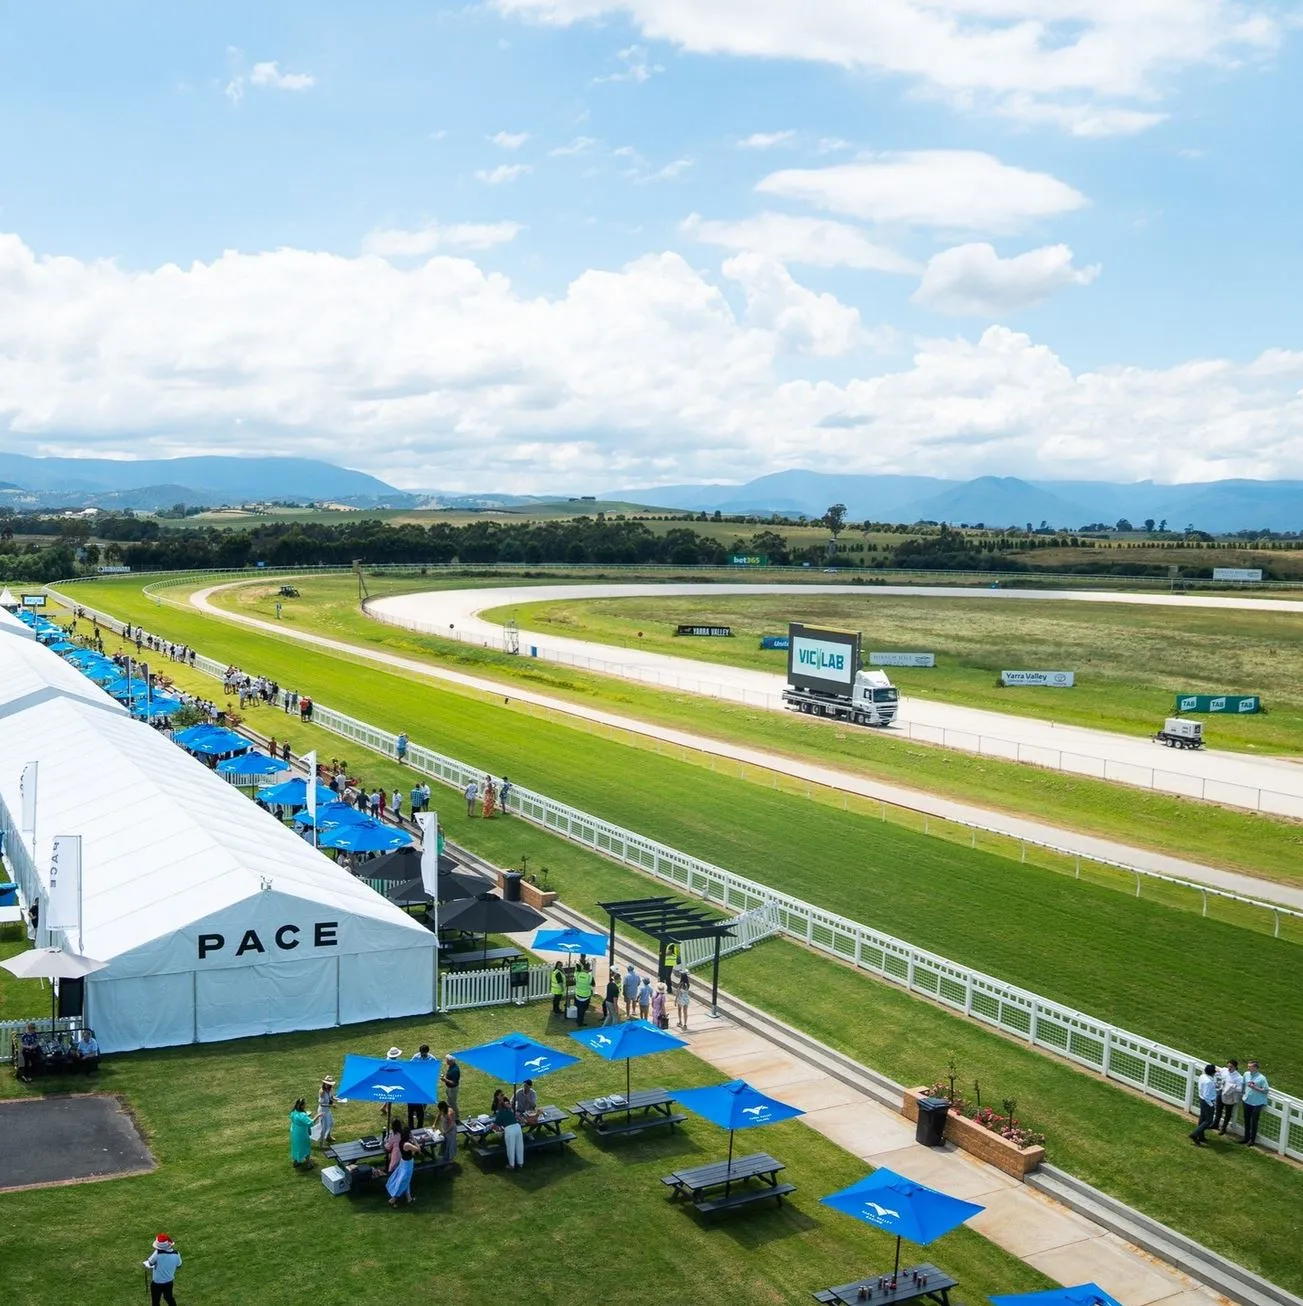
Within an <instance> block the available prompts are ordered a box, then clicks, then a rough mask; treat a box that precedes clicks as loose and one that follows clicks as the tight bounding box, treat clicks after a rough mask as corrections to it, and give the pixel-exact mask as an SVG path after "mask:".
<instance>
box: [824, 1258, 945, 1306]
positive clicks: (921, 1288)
mask: <svg viewBox="0 0 1303 1306" xmlns="http://www.w3.org/2000/svg"><path fill="white" fill-rule="evenodd" d="M894 1281H895V1285H896V1286H895V1287H894V1288H893V1287H892V1286H891V1283H892V1276H891V1275H890V1274H871V1275H869V1276H868V1277H867V1278H865V1279H856V1281H855V1282H854V1283H843V1284H842V1285H841V1287H839V1288H824V1289H823V1291H822V1292H816V1293H815V1294H814V1299H815V1301H817V1302H822V1303H824V1306H836V1304H837V1303H838V1302H845V1303H846V1306H859V1304H860V1303H861V1302H871V1303H873V1306H895V1303H897V1302H910V1301H930V1302H936V1303H938V1306H951V1303H950V1289H951V1288H957V1287H958V1286H959V1281H958V1280H957V1279H952V1278H951V1277H950V1276H949V1275H948V1274H946V1273H945V1271H943V1270H938V1269H937V1267H936V1266H935V1265H911V1266H909V1267H908V1268H906V1269H903V1270H901V1271H900V1272H899V1273H898V1274H897V1275H896V1276H895V1280H894ZM861 1292H863V1293H864V1296H860V1293H861ZM956 1306H958V1304H957V1303H956Z"/></svg>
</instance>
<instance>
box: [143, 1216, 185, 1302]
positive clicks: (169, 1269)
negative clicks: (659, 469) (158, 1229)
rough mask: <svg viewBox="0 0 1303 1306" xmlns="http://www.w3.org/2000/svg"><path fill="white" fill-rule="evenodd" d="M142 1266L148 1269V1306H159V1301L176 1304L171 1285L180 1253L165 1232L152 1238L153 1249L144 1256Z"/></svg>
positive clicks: (178, 1265)
mask: <svg viewBox="0 0 1303 1306" xmlns="http://www.w3.org/2000/svg"><path fill="white" fill-rule="evenodd" d="M144 1266H145V1269H147V1270H148V1271H149V1301H150V1306H159V1303H160V1302H167V1304H168V1306H176V1298H175V1297H174V1296H173V1295H172V1285H173V1283H175V1282H176V1272H177V1270H179V1269H180V1268H181V1253H180V1252H179V1251H177V1249H176V1244H175V1243H174V1242H173V1241H172V1240H171V1238H169V1237H168V1236H167V1234H165V1233H161V1234H159V1235H158V1237H157V1238H155V1239H154V1250H153V1251H152V1252H150V1254H149V1255H148V1257H146V1259H145V1261H144Z"/></svg>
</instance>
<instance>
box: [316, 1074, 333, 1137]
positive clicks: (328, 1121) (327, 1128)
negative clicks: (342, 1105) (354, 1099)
mask: <svg viewBox="0 0 1303 1306" xmlns="http://www.w3.org/2000/svg"><path fill="white" fill-rule="evenodd" d="M334 1106H335V1081H334V1079H333V1078H332V1077H331V1076H330V1075H327V1076H326V1077H325V1079H323V1080H322V1081H321V1092H319V1093H318V1094H317V1124H316V1127H315V1128H314V1129H313V1131H312V1135H313V1137H314V1138H315V1139H316V1140H317V1142H319V1143H320V1144H321V1146H322V1147H326V1146H327V1145H328V1144H329V1143H330V1140H331V1138H332V1137H333V1136H334V1132H335V1112H334Z"/></svg>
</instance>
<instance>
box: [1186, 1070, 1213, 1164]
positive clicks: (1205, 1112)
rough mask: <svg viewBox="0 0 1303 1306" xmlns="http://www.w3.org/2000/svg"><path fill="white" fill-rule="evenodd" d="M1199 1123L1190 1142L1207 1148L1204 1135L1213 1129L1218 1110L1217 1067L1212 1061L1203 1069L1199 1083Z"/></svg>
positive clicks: (1192, 1133) (1191, 1135)
mask: <svg viewBox="0 0 1303 1306" xmlns="http://www.w3.org/2000/svg"><path fill="white" fill-rule="evenodd" d="M1197 1092H1198V1100H1199V1123H1198V1124H1197V1125H1195V1127H1194V1129H1193V1131H1192V1132H1191V1134H1190V1141H1191V1142H1192V1143H1193V1144H1194V1145H1195V1146H1196V1147H1205V1146H1207V1142H1208V1140H1207V1139H1206V1138H1205V1137H1204V1135H1205V1134H1206V1133H1207V1132H1208V1131H1209V1129H1211V1128H1212V1123H1213V1115H1214V1113H1215V1112H1216V1110H1217V1067H1216V1066H1214V1065H1213V1064H1212V1062H1211V1061H1210V1062H1209V1063H1208V1064H1207V1065H1206V1066H1204V1068H1203V1074H1202V1075H1200V1076H1199V1083H1198V1088H1197Z"/></svg>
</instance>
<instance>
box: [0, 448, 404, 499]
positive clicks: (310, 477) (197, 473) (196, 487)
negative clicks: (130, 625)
mask: <svg viewBox="0 0 1303 1306" xmlns="http://www.w3.org/2000/svg"><path fill="white" fill-rule="evenodd" d="M0 481H3V482H4V483H5V484H3V485H0V504H9V505H11V506H15V507H90V506H94V507H99V508H134V509H139V510H145V511H147V510H149V509H153V508H170V507H171V506H172V505H173V504H175V503H186V504H193V505H195V506H207V505H211V504H220V503H244V502H248V501H254V500H260V499H296V500H300V501H306V500H315V499H331V500H334V501H337V502H342V503H352V504H357V505H359V506H367V507H373V506H374V507H383V506H394V507H407V506H409V505H410V504H412V503H414V502H415V499H414V496H412V495H410V494H406V493H404V492H403V491H402V490H396V489H394V487H393V486H392V485H387V484H385V482H384V481H381V480H377V479H376V478H375V477H374V476H369V475H367V474H366V473H365V472H355V471H352V470H350V469H349V468H347V467H335V466H333V465H332V464H330V463H325V462H320V461H318V460H317V459H314V458H232V457H225V456H210V457H195V458H155V459H139V460H125V459H121V460H120V459H110V458H32V457H29V456H27V455H26V454H17V453H0Z"/></svg>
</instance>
